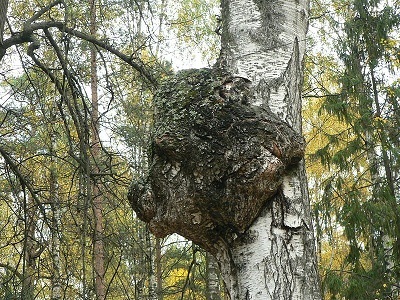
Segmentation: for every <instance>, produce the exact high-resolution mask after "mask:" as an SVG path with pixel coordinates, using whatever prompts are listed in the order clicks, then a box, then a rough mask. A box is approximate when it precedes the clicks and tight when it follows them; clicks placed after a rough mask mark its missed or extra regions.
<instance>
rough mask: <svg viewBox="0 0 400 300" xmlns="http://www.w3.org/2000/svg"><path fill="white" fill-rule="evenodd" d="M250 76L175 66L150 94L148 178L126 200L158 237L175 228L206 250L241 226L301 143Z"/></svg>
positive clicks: (258, 207)
mask: <svg viewBox="0 0 400 300" xmlns="http://www.w3.org/2000/svg"><path fill="white" fill-rule="evenodd" d="M252 97H253V96H252V93H251V88H250V82H249V81H248V80H246V79H244V78H240V77H233V76H230V75H229V74H226V73H222V72H220V71H216V70H212V69H193V70H185V71H181V72H179V73H178V74H176V75H175V76H173V77H170V78H169V79H168V80H166V81H165V83H164V84H162V85H161V87H160V88H159V91H158V92H157V94H156V96H155V98H154V106H155V110H154V129H153V134H152V138H151V145H150V153H149V172H148V177H147V178H144V179H143V180H141V181H139V182H134V183H133V184H132V186H131V189H130V192H129V196H128V197H129V200H130V203H131V205H132V207H133V209H134V210H135V211H136V213H137V215H138V217H139V218H140V219H142V220H143V221H145V222H147V223H149V225H150V230H151V231H152V232H153V233H154V234H155V235H156V236H159V237H164V236H166V235H167V234H170V233H173V232H176V233H179V234H181V235H182V236H184V237H186V238H188V239H190V240H192V241H194V242H195V243H197V244H199V245H200V246H202V247H203V248H205V249H206V250H208V251H210V252H211V253H215V248H214V245H215V243H216V242H217V241H218V240H221V239H222V240H224V241H225V242H227V243H229V242H231V241H232V239H234V237H235V236H236V235H239V234H240V233H242V232H243V231H244V230H246V229H247V228H248V227H249V226H250V225H251V224H252V222H253V221H254V220H255V218H256V217H257V216H258V214H259V213H260V210H261V209H262V208H263V207H264V205H266V203H267V202H268V200H269V199H270V198H271V197H272V196H273V195H274V194H275V193H276V192H277V190H278V189H279V187H280V185H281V184H282V177H283V176H282V175H283V173H284V172H285V170H286V169H287V168H288V167H289V166H290V165H293V164H296V163H297V162H298V161H299V160H300V159H301V158H302V157H303V155H304V147H305V143H304V140H303V138H302V137H301V136H300V135H299V134H297V133H296V132H295V131H294V130H293V129H292V128H291V127H290V126H289V125H288V124H286V123H285V122H282V121H281V120H280V119H278V118H277V117H276V116H275V115H274V114H272V113H271V112H270V111H268V110H267V109H263V108H261V107H256V106H252V105H250V104H249V103H251V102H252Z"/></svg>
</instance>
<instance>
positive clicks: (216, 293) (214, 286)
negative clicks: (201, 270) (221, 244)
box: [206, 252, 221, 300]
mask: <svg viewBox="0 0 400 300" xmlns="http://www.w3.org/2000/svg"><path fill="white" fill-rule="evenodd" d="M206 268H207V269H206V270H207V295H206V296H207V300H221V291H220V288H219V278H218V263H217V261H216V259H215V258H214V256H212V255H211V254H210V253H208V252H207V253H206Z"/></svg>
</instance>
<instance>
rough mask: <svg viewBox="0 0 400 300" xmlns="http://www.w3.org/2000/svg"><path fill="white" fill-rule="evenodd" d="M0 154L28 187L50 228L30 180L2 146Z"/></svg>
mask: <svg viewBox="0 0 400 300" xmlns="http://www.w3.org/2000/svg"><path fill="white" fill-rule="evenodd" d="M0 154H1V156H3V158H4V161H5V162H6V164H7V165H9V166H10V168H11V170H12V172H13V173H14V175H15V176H17V178H18V179H19V181H20V183H21V185H22V186H24V187H26V188H27V189H28V191H29V193H30V194H31V196H32V198H33V200H34V201H35V202H36V204H37V206H38V207H39V210H40V213H41V214H42V215H43V220H44V222H45V223H46V224H47V226H49V228H52V227H51V224H49V222H48V220H47V218H46V211H45V209H44V207H43V205H42V203H41V202H40V200H39V198H38V196H37V194H36V192H35V190H34V189H33V187H32V185H31V184H30V182H29V181H28V180H27V179H26V177H25V176H24V175H23V174H22V173H21V171H20V170H19V168H18V166H17V165H16V164H15V163H14V161H13V160H12V158H11V157H10V155H9V154H8V152H7V151H6V150H4V149H3V148H2V147H0Z"/></svg>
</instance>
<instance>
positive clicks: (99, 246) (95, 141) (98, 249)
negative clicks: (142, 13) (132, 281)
mask: <svg viewBox="0 0 400 300" xmlns="http://www.w3.org/2000/svg"><path fill="white" fill-rule="evenodd" d="M96 32H97V26H96V4H95V0H90V34H91V35H93V36H95V35H96ZM96 56H97V51H96V48H95V47H94V46H92V47H91V49H90V74H91V82H90V83H91V92H92V115H91V124H92V128H91V152H92V157H93V166H92V174H98V173H100V170H99V167H98V163H99V160H100V151H101V146H100V137H99V131H100V126H99V103H98V85H97V81H98V78H97V58H96ZM93 178H94V179H93V181H92V199H93V216H94V223H95V228H94V241H93V255H94V276H95V278H94V279H95V293H96V299H97V300H104V299H105V297H106V285H105V281H104V276H105V269H104V239H103V231H104V229H103V196H102V194H101V191H100V188H99V183H98V182H97V181H96V178H98V177H97V176H94V177H93Z"/></svg>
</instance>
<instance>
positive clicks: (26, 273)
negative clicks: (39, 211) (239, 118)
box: [21, 195, 41, 300]
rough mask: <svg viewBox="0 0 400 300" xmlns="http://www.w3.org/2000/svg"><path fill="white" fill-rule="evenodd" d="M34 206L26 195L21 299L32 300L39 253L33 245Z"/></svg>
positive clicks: (35, 245) (34, 244)
mask: <svg viewBox="0 0 400 300" xmlns="http://www.w3.org/2000/svg"><path fill="white" fill-rule="evenodd" d="M35 208H36V206H35V205H34V203H33V200H32V198H31V197H30V196H29V195H28V196H26V198H25V199H24V214H25V216H24V220H25V228H24V234H25V237H24V243H25V244H24V252H23V254H24V262H23V263H24V267H23V282H22V289H21V299H24V300H33V299H34V298H35V296H34V288H35V286H34V284H35V276H36V275H35V273H36V259H37V258H38V256H39V255H40V253H41V251H39V249H38V248H37V244H36V243H35V224H36V210H35Z"/></svg>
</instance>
